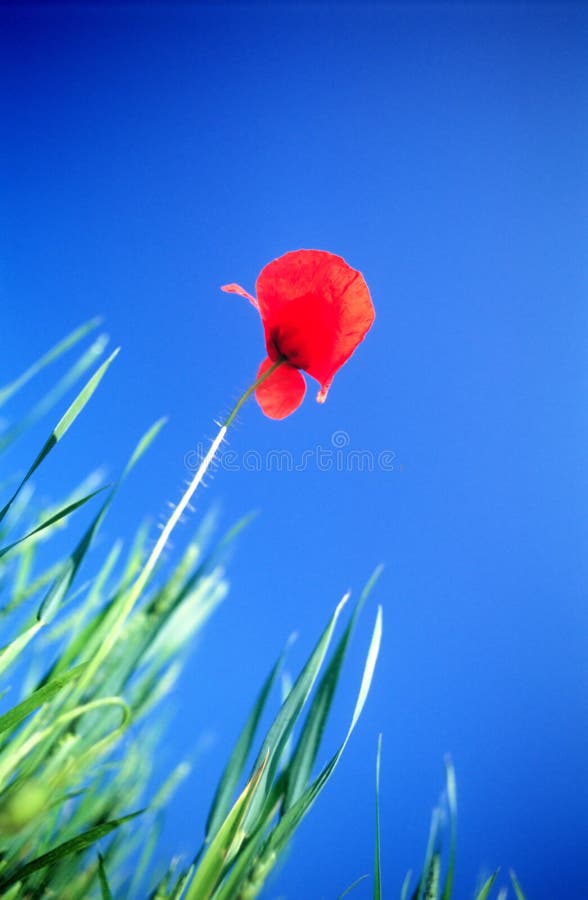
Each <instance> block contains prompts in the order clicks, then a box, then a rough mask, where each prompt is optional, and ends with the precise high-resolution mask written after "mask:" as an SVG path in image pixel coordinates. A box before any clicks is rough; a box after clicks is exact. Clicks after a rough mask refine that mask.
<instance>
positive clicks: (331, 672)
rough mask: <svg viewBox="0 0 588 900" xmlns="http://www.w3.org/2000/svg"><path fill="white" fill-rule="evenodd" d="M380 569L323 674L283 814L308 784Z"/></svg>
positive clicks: (291, 770)
mask: <svg viewBox="0 0 588 900" xmlns="http://www.w3.org/2000/svg"><path fill="white" fill-rule="evenodd" d="M382 568H383V567H382V566H378V568H377V569H376V570H375V572H374V573H373V575H372V576H371V578H370V579H369V580H368V583H367V584H366V586H365V587H364V589H363V591H362V592H361V595H360V597H359V600H358V602H357V605H356V607H355V609H354V611H353V614H352V616H351V618H350V621H349V624H348V625H347V628H346V629H345V631H344V632H343V635H342V637H341V639H340V641H339V643H338V645H337V647H336V649H335V651H334V652H333V656H332V658H331V660H330V662H329V664H328V666H327V668H326V670H325V674H324V675H323V677H322V679H321V681H320V683H319V686H318V688H317V690H316V694H315V696H314V699H313V701H312V703H311V706H310V710H309V712H308V716H307V717H306V721H305V723H304V727H303V729H302V732H301V734H300V737H299V740H298V744H297V747H296V750H295V752H294V756H293V758H292V762H291V764H290V766H289V767H288V786H287V789H286V796H285V798H284V803H283V806H282V812H286V811H287V810H288V809H289V808H290V807H291V806H292V805H293V804H294V803H295V802H296V800H297V799H298V798H299V797H300V796H301V794H302V793H303V791H304V789H305V788H306V785H307V784H308V781H309V779H310V776H311V773H312V769H313V766H314V763H315V760H316V757H317V754H318V751H319V747H320V744H321V739H322V736H323V732H324V729H325V724H326V721H327V719H328V716H329V712H330V710H331V705H332V703H333V698H334V696H335V691H336V688H337V684H338V681H339V676H340V674H341V668H342V666H343V662H344V660H345V655H346V653H347V648H348V645H349V641H350V638H351V635H352V633H353V629H354V627H355V623H356V621H357V618H358V616H359V614H360V612H361V610H362V608H363V606H364V604H365V601H366V600H367V598H368V596H369V594H370V593H371V590H372V588H373V586H374V585H375V583H376V581H377V580H378V578H379V576H380V574H381V572H382Z"/></svg>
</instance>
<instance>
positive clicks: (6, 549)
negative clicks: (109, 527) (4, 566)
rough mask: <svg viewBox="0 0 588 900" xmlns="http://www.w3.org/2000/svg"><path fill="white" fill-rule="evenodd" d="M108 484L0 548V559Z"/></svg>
mask: <svg viewBox="0 0 588 900" xmlns="http://www.w3.org/2000/svg"><path fill="white" fill-rule="evenodd" d="M106 487H107V485H105V486H104V487H101V488H98V490H96V491H92V493H90V494H87V495H86V496H85V497H82V498H81V499H80V500H76V501H75V502H74V503H70V504H69V505H68V506H64V507H63V508H62V509H60V510H58V511H57V512H56V513H54V514H53V515H52V516H50V517H49V518H48V519H46V520H45V521H44V522H41V524H40V525H37V527H36V528H33V530H32V531H29V533H28V534H25V535H24V537H21V538H19V539H18V541H13V543H12V544H8V545H7V546H6V547H2V548H0V559H1V558H2V557H3V556H5V555H6V554H7V553H10V551H11V550H14V548H15V547H18V546H19V545H20V544H23V543H24V542H25V541H28V540H29V539H30V538H32V537H34V535H36V534H39V533H40V532H41V531H44V530H45V529H46V528H50V527H51V526H52V525H55V524H57V522H60V521H61V520H62V519H66V518H67V516H69V515H71V513H73V512H75V511H76V509H79V508H80V506H84V504H85V503H88V501H89V500H93V499H94V497H96V496H97V495H98V494H101V493H102V491H105V490H106Z"/></svg>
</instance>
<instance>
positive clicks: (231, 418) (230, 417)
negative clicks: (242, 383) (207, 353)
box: [223, 356, 285, 428]
mask: <svg viewBox="0 0 588 900" xmlns="http://www.w3.org/2000/svg"><path fill="white" fill-rule="evenodd" d="M283 362H285V357H283V356H280V357H279V359H277V360H276V361H275V363H274V364H273V366H270V367H269V369H267V370H266V371H265V372H264V373H263V375H260V376H259V378H257V379H256V380H255V381H254V382H253V384H252V385H251V386H250V387H248V388H247V390H246V391H245V393H244V394H241V396H240V397H239V399H238V400H237V402H236V403H235V405H234V407H233V408H232V410H231V412H230V413H229V415H228V416H227V418H226V419H225V421H224V422H223V428H228V427H229V425H231V423H232V422H233V421H234V419H235V416H236V415H237V413H238V412H239V410H240V409H241V407H242V406H243V404H244V403H245V401H246V400H248V399H249V397H250V396H251V394H252V393H253V392H254V391H256V390H257V388H258V387H259V385H260V384H263V382H264V381H265V380H266V378H269V377H270V375H271V374H272V373H273V372H275V371H276V369H277V368H278V366H281V365H282V363H283Z"/></svg>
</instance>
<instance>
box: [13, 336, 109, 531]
mask: <svg viewBox="0 0 588 900" xmlns="http://www.w3.org/2000/svg"><path fill="white" fill-rule="evenodd" d="M118 352H119V350H118V349H117V350H115V351H114V353H111V354H110V356H109V357H108V359H107V360H106V361H105V362H103V363H102V365H101V366H100V368H99V369H98V370H97V371H96V372H94V374H93V375H92V377H91V378H90V379H89V380H88V381H87V382H86V384H85V385H84V387H83V388H82V390H81V391H80V392H79V394H78V395H77V397H76V398H75V400H74V401H73V403H72V404H71V405H70V406H69V407H68V409H67V410H66V411H65V413H64V415H63V416H62V417H61V419H60V420H59V422H58V423H57V425H56V426H55V428H54V429H53V431H52V432H51V434H50V435H49V437H48V439H47V440H46V441H45V443H44V444H43V447H42V448H41V450H40V452H39V453H38V455H37V457H36V458H35V460H34V461H33V463H32V465H31V466H30V468H29V470H28V472H27V473H26V475H25V476H24V478H23V479H22V481H21V482H20V484H19V486H18V487H17V489H16V491H15V492H14V494H13V495H12V497H11V498H10V500H9V501H8V503H6V504H5V506H4V507H3V508H2V510H0V522H1V521H2V520H3V518H4V517H5V515H6V513H7V512H8V510H9V509H10V507H11V506H12V504H13V503H14V501H15V500H16V498H17V497H18V495H19V493H20V492H21V490H22V489H23V487H24V486H25V484H26V483H27V481H28V480H29V478H30V477H31V476H32V475H33V474H34V472H36V471H37V469H38V468H39V466H40V465H41V463H42V462H43V460H44V459H45V458H46V457H47V455H48V454H49V453H50V452H51V450H53V448H54V447H55V446H56V444H58V443H59V441H60V440H61V439H62V437H63V436H64V435H65V434H66V433H67V431H68V430H69V429H70V428H71V426H72V425H73V423H74V422H75V420H76V419H77V417H78V416H79V414H80V413H81V412H82V410H83V409H84V407H85V406H86V404H87V403H88V401H89V400H90V398H91V396H92V394H93V393H94V391H95V390H96V388H97V387H98V385H99V384H100V382H101V381H102V378H103V377H104V375H105V374H106V370H107V369H108V367H109V366H110V364H111V363H112V362H113V360H114V359H115V357H116V356H117V355H118Z"/></svg>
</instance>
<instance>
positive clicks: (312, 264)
mask: <svg viewBox="0 0 588 900" xmlns="http://www.w3.org/2000/svg"><path fill="white" fill-rule="evenodd" d="M222 290H223V291H227V292H229V293H233V294H241V295H242V296H243V297H247V299H248V300H249V301H250V302H251V303H252V304H253V306H254V307H255V308H256V309H257V311H258V312H259V314H260V316H261V321H262V324H263V329H264V332H265V345H266V348H267V358H266V359H264V361H263V362H262V364H261V366H260V367H259V371H258V373H257V377H258V378H259V377H260V376H261V375H263V373H264V372H266V371H267V370H268V369H269V368H270V367H271V366H273V365H274V364H275V363H276V362H277V361H278V360H283V362H282V363H281V365H279V366H278V367H277V368H276V369H275V371H274V372H273V373H272V374H271V375H270V376H269V377H268V378H267V379H266V380H265V381H264V382H263V383H262V384H260V385H259V387H258V388H257V390H256V392H255V396H256V398H257V402H258V403H259V405H260V406H261V408H262V410H263V411H264V413H265V414H266V416H269V417H270V418H271V419H283V418H284V417H285V416H289V415H290V413H292V412H294V410H295V409H297V408H298V407H299V406H300V404H301V403H302V400H303V398H304V394H305V391H306V383H305V381H304V378H303V377H302V375H301V373H300V370H302V371H303V372H307V373H308V375H311V376H312V377H313V378H316V380H317V381H318V382H319V384H320V386H321V388H320V391H319V393H318V396H317V400H318V402H319V403H323V402H324V401H325V399H326V396H327V392H328V390H329V388H330V386H331V382H332V381H333V378H334V376H335V373H336V372H337V371H338V370H339V369H340V368H341V366H342V365H343V364H344V363H345V362H347V360H348V359H349V357H350V356H351V354H352V353H353V351H354V350H355V348H356V347H357V345H358V344H359V343H360V342H361V341H362V340H363V339H364V337H365V335H366V333H367V332H368V330H369V329H370V327H371V325H372V322H373V321H374V307H373V304H372V300H371V297H370V292H369V290H368V286H367V284H366V283H365V280H364V278H363V275H362V274H361V272H358V271H357V270H356V269H352V268H351V266H349V265H348V264H347V263H346V262H345V260H344V259H342V258H341V257H340V256H335V255H334V254H333V253H327V252H325V251H324V250H295V251H293V252H291V253H286V254H284V256H280V257H278V259H274V260H273V261H272V262H271V263H268V265H267V266H265V268H263V269H262V270H261V273H260V275H259V277H258V279H257V283H256V291H257V300H256V299H255V297H252V296H251V294H248V293H247V291H245V290H244V289H243V288H242V287H240V286H239V285H238V284H226V285H224V286H223V287H222Z"/></svg>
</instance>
